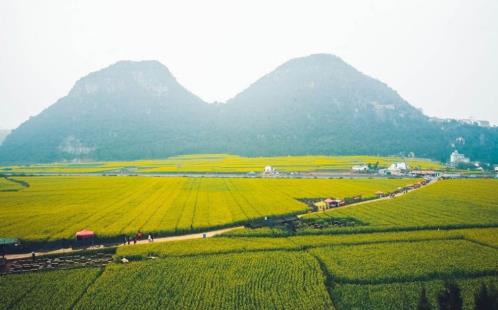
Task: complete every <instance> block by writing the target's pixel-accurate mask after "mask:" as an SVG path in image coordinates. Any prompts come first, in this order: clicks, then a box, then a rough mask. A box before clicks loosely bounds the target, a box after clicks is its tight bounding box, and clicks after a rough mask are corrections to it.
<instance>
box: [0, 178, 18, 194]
mask: <svg viewBox="0 0 498 310" xmlns="http://www.w3.org/2000/svg"><path fill="white" fill-rule="evenodd" d="M20 189H22V186H21V185H20V184H19V183H16V182H12V181H10V180H8V179H6V178H0V192H11V191H17V190H20Z"/></svg>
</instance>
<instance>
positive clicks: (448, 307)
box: [437, 281, 463, 310]
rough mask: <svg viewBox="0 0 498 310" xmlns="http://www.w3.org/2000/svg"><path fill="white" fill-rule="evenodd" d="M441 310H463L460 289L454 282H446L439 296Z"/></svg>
mask: <svg viewBox="0 0 498 310" xmlns="http://www.w3.org/2000/svg"><path fill="white" fill-rule="evenodd" d="M437 301H438V304H439V309H440V310H461V309H462V306H463V300H462V295H461V292H460V288H459V287H458V285H457V284H456V283H455V282H453V281H446V282H445V283H444V287H443V289H442V290H441V291H440V292H439V294H438V296H437Z"/></svg>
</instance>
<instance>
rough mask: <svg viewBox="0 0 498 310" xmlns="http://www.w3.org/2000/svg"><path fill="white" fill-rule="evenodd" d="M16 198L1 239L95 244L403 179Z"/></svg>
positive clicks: (63, 182) (220, 184)
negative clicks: (93, 240) (88, 233)
mask: <svg viewBox="0 0 498 310" xmlns="http://www.w3.org/2000/svg"><path fill="white" fill-rule="evenodd" d="M18 179H19V180H23V181H26V182H28V183H29V184H30V187H29V188H25V189H23V190H22V191H19V192H0V221H1V222H2V223H4V224H3V225H1V226H0V235H1V236H13V237H18V238H22V239H25V240H55V239H61V238H72V237H73V236H74V233H75V232H76V231H79V230H81V229H84V228H86V229H91V230H94V231H95V232H96V233H97V234H98V235H99V236H119V235H123V234H134V233H136V232H137V231H138V230H142V231H143V232H145V233H147V232H156V233H162V234H175V233H182V232H188V231H194V230H197V231H199V230H202V229H207V228H212V227H221V226H226V225H230V224H236V223H240V222H243V221H247V220H250V219H256V218H262V217H264V216H272V215H284V214H293V213H299V212H304V211H306V210H307V208H308V207H307V206H306V205H305V204H303V203H301V202H299V201H297V200H296V199H295V198H300V197H328V196H332V197H338V198H343V197H346V196H352V195H364V196H369V195H373V194H374V193H375V192H376V191H379V190H380V191H390V190H394V189H396V188H397V187H399V186H402V185H406V184H408V183H410V182H413V180H410V179H396V180H394V179H361V180H337V179H336V180H324V179H317V180H313V179H250V178H248V179H244V178H182V177H168V178H160V177H156V178H154V177H90V176H84V177H83V176H80V177H76V176H74V177H55V176H54V177H24V178H20V177H19V178H18Z"/></svg>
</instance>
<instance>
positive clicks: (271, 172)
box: [263, 166, 277, 175]
mask: <svg viewBox="0 0 498 310" xmlns="http://www.w3.org/2000/svg"><path fill="white" fill-rule="evenodd" d="M276 173H277V170H275V168H273V167H272V166H265V169H264V170H263V174H265V175H274V174H276Z"/></svg>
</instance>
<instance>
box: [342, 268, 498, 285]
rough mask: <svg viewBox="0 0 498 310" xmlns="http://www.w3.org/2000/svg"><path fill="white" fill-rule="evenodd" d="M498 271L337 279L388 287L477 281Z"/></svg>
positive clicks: (496, 273) (351, 282) (343, 282)
mask: <svg viewBox="0 0 498 310" xmlns="http://www.w3.org/2000/svg"><path fill="white" fill-rule="evenodd" d="M497 275H498V270H496V269H494V270H483V271H474V272H465V271H464V272H455V273H451V272H450V273H444V272H429V273H426V274H423V275H420V276H416V277H407V278H406V279H397V278H383V279H372V280H359V279H357V280H355V279H348V278H343V277H337V278H336V279H337V280H336V281H335V282H336V283H340V284H353V285H387V284H396V283H410V282H427V281H435V280H436V281H437V280H439V281H444V280H447V279H454V280H459V279H476V278H482V277H489V276H497Z"/></svg>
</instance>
